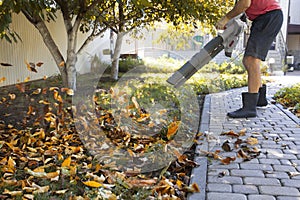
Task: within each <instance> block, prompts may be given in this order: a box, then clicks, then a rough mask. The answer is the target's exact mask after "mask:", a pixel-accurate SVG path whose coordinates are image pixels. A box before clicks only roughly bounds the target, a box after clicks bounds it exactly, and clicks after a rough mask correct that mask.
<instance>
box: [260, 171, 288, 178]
mask: <svg viewBox="0 0 300 200" xmlns="http://www.w3.org/2000/svg"><path fill="white" fill-rule="evenodd" d="M265 176H266V177H267V178H278V179H282V178H289V175H288V174H287V173H286V172H276V171H272V172H265Z"/></svg>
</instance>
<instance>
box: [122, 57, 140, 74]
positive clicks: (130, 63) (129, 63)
mask: <svg viewBox="0 0 300 200" xmlns="http://www.w3.org/2000/svg"><path fill="white" fill-rule="evenodd" d="M139 65H144V61H143V60H141V59H134V58H130V57H129V58H126V59H120V61H119V72H127V71H129V70H131V69H133V68H134V67H136V66H139Z"/></svg>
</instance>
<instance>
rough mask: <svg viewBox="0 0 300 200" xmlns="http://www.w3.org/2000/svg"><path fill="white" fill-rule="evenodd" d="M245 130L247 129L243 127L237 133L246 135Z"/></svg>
mask: <svg viewBox="0 0 300 200" xmlns="http://www.w3.org/2000/svg"><path fill="white" fill-rule="evenodd" d="M246 131H247V129H246V128H243V129H242V130H240V132H239V135H240V136H245V135H246Z"/></svg>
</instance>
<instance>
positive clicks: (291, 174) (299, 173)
mask: <svg viewBox="0 0 300 200" xmlns="http://www.w3.org/2000/svg"><path fill="white" fill-rule="evenodd" d="M287 173H288V175H289V176H290V177H295V176H299V175H300V172H287Z"/></svg>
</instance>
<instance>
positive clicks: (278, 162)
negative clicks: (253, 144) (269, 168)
mask: <svg viewBox="0 0 300 200" xmlns="http://www.w3.org/2000/svg"><path fill="white" fill-rule="evenodd" d="M259 162H260V163H262V164H273V165H276V164H280V161H279V160H277V159H266V158H261V159H259Z"/></svg>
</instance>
